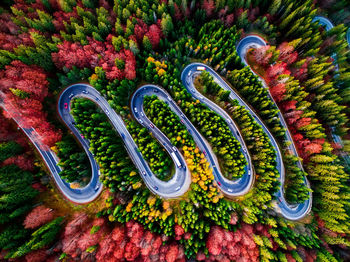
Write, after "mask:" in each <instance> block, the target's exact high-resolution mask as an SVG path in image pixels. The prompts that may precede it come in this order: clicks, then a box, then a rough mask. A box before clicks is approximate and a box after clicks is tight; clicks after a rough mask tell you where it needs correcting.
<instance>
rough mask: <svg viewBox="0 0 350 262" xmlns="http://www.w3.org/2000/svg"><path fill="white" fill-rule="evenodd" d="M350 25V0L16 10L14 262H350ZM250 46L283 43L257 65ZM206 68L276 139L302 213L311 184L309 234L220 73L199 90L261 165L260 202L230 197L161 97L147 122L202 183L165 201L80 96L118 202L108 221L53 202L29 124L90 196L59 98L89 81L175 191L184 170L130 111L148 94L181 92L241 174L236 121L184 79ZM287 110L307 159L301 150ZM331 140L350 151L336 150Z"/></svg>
mask: <svg viewBox="0 0 350 262" xmlns="http://www.w3.org/2000/svg"><path fill="white" fill-rule="evenodd" d="M315 15H323V16H326V17H328V18H330V19H331V20H332V22H333V23H334V24H335V27H334V28H333V29H332V30H329V31H326V30H325V29H324V28H323V27H322V26H319V25H318V24H317V23H315V22H314V23H313V22H312V19H313V17H314V16H315ZM349 24H350V15H349V6H348V3H347V1H345V0H344V1H338V0H337V1H321V0H317V1H311V0H307V1H301V0H272V1H266V0H197V1H196V0H192V1H181V0H149V1H146V0H132V1H123V0H114V1H112V0H110V1H109V0H59V1H58V0H13V1H12V0H7V1H4V3H3V4H2V7H1V8H0V99H1V104H0V106H1V108H2V111H1V115H0V210H1V212H0V213H1V214H0V251H1V252H0V260H1V261H2V260H4V261H7V260H10V261H32V262H34V261H57V260H58V259H61V260H62V261H167V262H170V261H186V260H189V259H196V260H198V261H346V260H349V259H350V258H349V254H348V251H349V245H350V241H349V231H350V230H349V228H350V219H349V216H350V206H349V205H350V204H349V185H350V184H349V172H350V168H349V166H347V164H346V161H345V159H344V157H343V156H344V155H346V154H347V152H348V151H349V148H350V147H349V146H347V145H348V144H349V142H348V140H347V139H348V138H349V135H350V134H349V132H350V131H349V121H348V116H349V113H350V112H349V109H348V102H349V101H350V65H349V63H350V48H349V45H348V43H347V42H346V38H345V34H346V31H347V30H348V28H347V26H349ZM250 33H255V34H259V35H261V36H262V37H264V38H265V39H266V41H267V42H268V45H267V46H266V47H262V48H257V49H251V50H249V52H248V55H247V61H248V63H249V66H247V67H245V66H244V65H243V63H242V61H241V59H240V57H239V56H238V54H237V51H236V44H237V41H239V39H241V38H242V37H244V36H246V35H248V34H250ZM193 61H200V62H203V63H205V64H207V65H209V66H211V67H212V68H213V69H214V70H216V72H218V73H219V74H221V76H222V77H223V78H224V79H225V80H226V81H227V83H229V84H230V85H231V87H232V88H233V89H234V90H235V91H236V92H237V93H238V94H240V96H241V97H242V98H244V100H245V101H246V102H247V103H248V104H249V105H250V106H251V107H252V108H253V109H254V110H255V112H256V113H257V114H258V115H259V117H260V118H261V119H262V120H263V122H264V123H265V125H266V126H267V127H268V128H269V130H270V131H271V133H272V134H273V135H274V136H275V138H276V140H277V141H278V143H279V146H280V148H281V149H282V151H283V160H284V165H285V166H286V183H285V185H284V190H285V193H286V195H285V196H286V198H287V200H288V201H289V202H290V203H302V202H303V201H304V200H305V199H307V198H308V196H309V195H308V191H309V189H308V188H307V187H306V186H305V185H304V183H303V176H304V175H306V176H307V177H308V179H309V181H310V184H311V190H312V192H313V199H312V200H313V207H312V212H311V213H310V214H309V215H308V216H307V217H306V218H304V219H303V220H302V221H299V222H293V221H288V220H285V219H284V218H283V217H281V216H280V215H279V214H278V212H276V209H274V206H275V205H276V201H278V200H277V199H276V198H275V193H276V192H277V191H278V189H279V187H280V186H281V185H280V183H279V181H278V177H279V174H278V171H277V169H276V161H275V149H274V148H273V146H272V145H271V143H270V141H269V139H268V137H267V135H266V134H265V133H264V131H263V129H262V128H261V127H260V126H259V125H258V124H257V123H256V121H255V120H254V118H253V117H252V116H251V115H250V114H249V112H248V111H247V110H246V109H245V108H244V107H242V106H240V105H239V104H238V103H237V101H235V100H231V99H230V98H229V97H228V92H225V91H223V90H222V89H221V88H220V86H218V85H217V84H216V83H215V82H213V80H212V78H211V77H210V75H209V74H205V73H203V74H201V75H200V76H199V77H198V78H197V79H196V80H195V85H196V88H197V89H198V90H199V91H200V92H202V93H203V95H205V96H207V97H208V98H209V99H211V100H212V101H214V102H215V103H217V104H218V105H219V106H221V107H222V108H223V109H225V110H226V111H227V112H228V113H229V115H230V117H231V118H232V120H233V121H234V122H235V123H236V125H237V126H238V127H239V130H240V131H241V133H242V135H243V138H244V141H245V143H246V144H247V147H248V151H249V153H250V155H251V157H252V161H253V165H254V173H255V183H254V187H253V188H252V189H251V190H250V192H249V193H248V194H246V195H244V196H243V197H239V198H235V199H229V198H226V197H225V196H224V195H223V194H222V192H221V191H220V189H219V187H218V186H217V183H216V182H215V179H214V176H213V173H212V170H211V169H210V167H209V163H208V161H207V159H206V157H205V154H204V153H203V152H201V151H200V150H199V149H198V148H197V147H196V144H195V142H194V140H193V138H192V137H191V135H190V133H189V132H188V131H187V130H186V128H185V127H184V125H183V124H182V123H181V121H180V119H179V118H178V116H177V115H175V113H174V112H172V111H171V110H170V108H169V107H168V105H167V104H166V103H164V102H163V101H161V100H160V99H158V98H157V97H156V96H152V97H146V98H145V100H144V110H145V113H146V116H147V117H148V118H149V119H150V120H151V121H152V122H153V124H154V125H155V126H157V128H159V129H160V130H161V131H162V132H163V133H164V134H165V135H166V136H167V137H168V138H169V139H170V141H171V142H172V144H173V145H174V146H176V147H177V148H178V149H179V151H180V152H181V153H182V155H183V156H184V158H185V160H186V163H187V167H188V168H189V170H190V172H191V177H192V183H191V185H190V189H189V190H188V192H186V194H185V195H183V196H182V197H181V198H178V199H171V200H170V199H169V200H167V199H162V198H159V197H158V196H156V195H154V194H153V193H151V192H150V190H149V189H148V188H147V187H146V185H145V184H144V182H143V180H142V177H141V175H140V174H139V172H138V170H137V169H136V167H135V165H134V164H133V162H132V161H131V159H130V157H129V156H128V153H127V151H126V149H125V147H124V144H123V140H122V139H121V137H119V135H118V133H117V132H116V131H115V130H113V128H112V125H111V124H110V123H109V121H108V118H107V116H106V114H105V113H104V112H103V111H101V110H100V109H99V108H98V107H97V105H95V104H94V103H93V102H92V101H90V100H87V99H82V98H77V99H74V100H73V101H72V103H71V108H72V111H71V113H72V115H73V117H74V121H75V122H76V123H75V125H76V127H77V128H78V129H79V130H80V132H81V134H82V135H84V137H86V138H87V139H88V140H89V142H90V151H91V152H92V153H93V154H94V157H95V159H96V161H97V163H98V165H99V166H100V171H101V176H100V180H101V181H102V183H103V185H104V192H103V193H102V195H101V197H100V198H99V199H98V201H99V202H98V203H99V205H100V209H94V211H91V209H89V208H88V207H86V208H85V207H82V208H77V207H74V208H73V207H72V206H70V207H71V208H70V210H69V212H67V210H63V209H62V206H64V205H65V204H66V201H67V200H65V199H64V198H63V197H62V196H61V195H60V194H54V193H53V192H54V188H55V187H56V186H55V184H54V183H53V182H51V181H50V179H49V178H50V175H49V172H48V170H47V168H46V167H45V165H44V164H43V162H42V160H41V159H40V157H39V155H38V154H36V153H34V152H35V148H34V147H33V146H32V145H30V144H28V141H27V139H26V137H25V135H24V133H23V132H21V131H20V130H17V129H16V125H17V124H18V125H20V126H21V127H22V128H30V127H33V128H34V129H35V130H36V131H37V133H38V134H39V136H38V137H37V140H38V142H40V144H42V145H46V146H47V148H51V149H52V150H53V151H54V152H56V153H57V156H58V157H59V158H60V164H59V165H60V166H61V167H62V168H63V169H64V171H63V172H62V173H61V176H62V178H64V179H66V180H67V181H68V182H77V184H78V185H79V184H80V185H84V184H85V183H86V182H87V181H88V179H89V176H91V171H90V164H89V162H88V160H87V157H86V154H85V153H84V151H83V149H82V148H81V147H80V146H79V145H78V144H77V142H76V140H74V138H73V136H72V135H71V134H70V133H69V132H68V131H67V128H66V127H65V126H63V125H62V124H61V122H60V120H59V117H58V114H57V112H56V106H57V100H58V98H59V95H60V92H61V91H62V90H64V88H65V87H66V86H68V85H70V84H73V83H77V82H86V83H89V84H90V85H91V86H93V87H94V88H96V89H97V90H98V91H99V92H100V93H101V95H103V96H104V97H105V98H106V99H107V101H108V102H109V104H110V106H111V107H112V108H113V109H114V110H115V112H117V114H119V115H120V116H121V117H122V119H123V120H124V123H125V125H126V127H127V129H128V130H129V132H130V134H131V135H132V136H133V138H134V139H135V142H136V144H137V146H138V148H139V150H140V153H141V154H142V156H143V157H144V158H145V160H146V161H147V162H148V164H149V166H150V168H151V170H152V172H153V173H154V174H155V175H156V176H157V177H159V178H160V179H163V180H168V179H169V178H170V177H171V174H172V171H173V168H174V164H173V163H172V161H171V158H170V157H169V155H168V154H167V153H166V151H165V149H164V148H163V146H162V145H161V144H160V143H159V142H158V141H157V140H156V139H155V138H154V137H152V135H151V133H150V132H149V131H148V130H147V129H146V128H144V127H142V126H141V125H140V124H138V122H137V121H136V120H135V118H134V116H133V115H132V113H131V110H130V105H129V103H130V97H131V95H132V93H133V92H134V91H135V90H136V89H137V87H139V86H141V85H142V84H144V83H152V84H157V85H159V86H161V87H162V88H164V89H165V90H166V91H167V92H168V93H169V94H170V95H171V97H172V98H173V99H174V101H176V103H177V105H178V106H179V107H180V108H181V110H182V111H183V112H184V113H185V114H186V116H187V118H188V119H189V120H190V121H191V122H192V123H193V124H194V125H195V126H196V128H197V129H198V130H199V132H200V133H201V134H202V135H203V137H205V138H206V139H207V140H208V142H209V143H210V145H211V147H212V148H213V151H214V152H215V154H216V156H217V157H218V159H219V161H220V163H221V169H222V171H223V174H224V175H225V176H226V177H227V178H229V179H236V178H237V177H240V176H242V174H243V172H244V167H245V165H246V164H247V163H246V161H245V159H244V156H243V154H242V153H241V151H240V148H241V145H240V144H239V143H238V141H237V140H236V139H235V137H234V136H233V135H232V133H231V132H230V130H229V128H228V126H227V123H226V122H225V120H224V119H223V118H221V117H220V116H218V115H216V114H215V113H214V112H213V111H211V110H209V109H208V108H207V107H206V106H205V105H204V104H202V103H200V101H199V100H195V99H194V98H193V97H192V96H191V95H190V94H189V93H188V92H187V90H186V88H185V87H184V86H183V84H182V82H181V72H182V70H183V68H184V67H185V66H186V65H187V64H189V63H191V62H193ZM253 72H254V73H255V74H257V75H258V76H259V77H260V78H262V79H263V80H264V82H265V83H266V86H267V87H268V89H267V88H265V87H264V85H263V84H262V82H261V81H260V80H259V77H258V76H257V75H255V74H254V73H253ZM269 92H270V93H271V95H272V98H273V100H272V99H271V98H270V97H269V95H268V94H269ZM279 111H280V112H281V113H282V114H283V117H284V119H285V120H286V122H287V124H288V129H289V131H290V133H291V134H292V136H293V142H294V143H295V145H296V148H297V150H298V154H299V156H300V159H297V158H296V157H295V156H293V155H291V152H289V151H288V150H287V146H288V143H287V142H286V138H285V131H286V130H285V129H284V128H283V127H282V125H281V122H280V119H279V118H278V117H277V114H278V112H279ZM11 119H13V120H15V121H13V120H11ZM332 132H333V135H334V134H336V135H339V136H340V137H341V139H342V140H343V144H344V145H345V146H343V144H339V143H336V142H335V141H333V136H332ZM297 161H301V162H302V164H303V167H304V171H303V170H301V169H299V168H297V167H296V164H295V163H296V162H297ZM49 196H50V197H49ZM52 198H53V199H55V200H54V201H52ZM96 201H97V200H96ZM62 210H63V211H62ZM77 210H79V211H77Z"/></svg>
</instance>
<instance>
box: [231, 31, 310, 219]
mask: <svg viewBox="0 0 350 262" xmlns="http://www.w3.org/2000/svg"><path fill="white" fill-rule="evenodd" d="M261 46H266V42H265V40H264V39H262V38H261V37H260V36H257V35H249V36H246V37H244V38H243V39H242V40H241V41H240V42H239V43H238V44H237V46H236V49H237V53H238V55H239V56H240V58H241V59H242V61H243V63H244V64H245V65H246V66H249V65H248V63H247V61H246V59H245V58H246V54H247V52H248V50H249V49H251V48H258V47H261ZM252 72H253V71H252ZM253 73H254V72H253ZM254 74H255V73H254ZM259 79H260V81H261V82H262V84H263V86H264V87H265V88H266V89H267V90H268V91H269V92H268V97H269V99H270V100H271V101H273V102H274V104H275V105H276V107H277V104H276V102H275V101H274V99H273V97H272V96H271V94H270V90H269V88H268V86H267V85H266V83H265V81H264V80H263V79H261V78H260V77H259ZM231 90H232V89H231ZM232 92H233V90H232ZM277 108H278V107H277ZM247 109H248V108H247ZM248 110H249V109H248ZM249 111H251V114H252V115H253V116H254V118H255V119H256V120H257V116H256V115H255V113H254V111H252V110H251V109H250V110H249ZM278 118H279V119H280V121H281V124H282V126H283V127H284V128H285V130H286V140H288V141H290V142H291V143H290V145H289V146H288V150H290V151H291V152H292V153H293V154H294V155H295V156H297V157H298V158H299V159H300V157H299V155H298V151H297V149H296V147H295V145H294V142H293V138H292V136H291V134H290V132H289V129H288V126H287V123H286V122H285V120H284V117H283V115H282V113H281V112H278ZM257 122H258V123H259V124H260V125H261V126H262V127H263V129H264V131H265V132H266V134H267V135H268V137H269V139H270V141H271V143H272V145H273V146H274V147H275V149H276V151H277V154H276V161H277V169H278V171H279V173H280V179H279V180H280V182H281V185H283V184H284V180H285V168H284V165H283V161H282V154H281V152H280V149H279V147H278V144H277V143H276V141H275V139H274V137H273V136H272V134H271V133H270V132H269V130H268V128H267V127H266V126H265V125H264V123H263V122H262V121H261V120H260V119H259V121H257ZM297 166H298V167H299V168H300V169H301V170H302V171H304V169H303V166H302V164H301V162H300V161H297ZM304 183H305V184H306V185H307V186H308V187H309V188H310V184H309V181H308V180H307V178H306V177H304ZM309 195H310V197H309V199H308V200H306V201H305V202H304V203H300V204H293V205H291V204H288V202H287V201H286V199H285V198H284V192H283V186H281V187H280V190H279V191H278V192H277V193H276V197H277V199H279V203H278V207H279V208H280V209H281V213H282V215H283V216H284V217H285V218H287V219H289V220H299V219H302V218H303V217H305V216H306V215H307V214H308V213H309V212H310V210H311V207H312V194H311V192H310V193H309Z"/></svg>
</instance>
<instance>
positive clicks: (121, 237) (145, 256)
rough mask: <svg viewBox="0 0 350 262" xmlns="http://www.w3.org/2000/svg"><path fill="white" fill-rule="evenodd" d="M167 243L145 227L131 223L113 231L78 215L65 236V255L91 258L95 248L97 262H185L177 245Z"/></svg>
mask: <svg viewBox="0 0 350 262" xmlns="http://www.w3.org/2000/svg"><path fill="white" fill-rule="evenodd" d="M164 240H165V239H164V238H162V236H160V235H157V234H155V233H151V232H150V231H147V230H145V229H144V228H143V226H142V225H140V224H138V223H136V222H134V221H130V222H128V223H126V224H125V226H122V225H116V226H115V227H114V228H112V229H110V228H109V227H108V226H107V222H106V220H105V219H103V218H97V219H94V220H92V221H91V220H90V219H89V218H88V216H87V215H86V214H82V213H81V214H76V215H75V217H74V219H73V220H71V221H70V222H69V223H68V224H67V226H66V228H65V231H64V233H63V235H62V251H63V252H65V253H66V254H68V255H69V256H71V257H72V258H75V259H80V260H82V259H84V258H86V257H88V256H89V254H91V253H89V252H87V250H89V248H91V247H94V246H95V248H94V249H93V253H92V254H93V255H94V256H95V257H96V260H97V261H106V262H108V261H111V262H112V261H120V260H124V261H167V262H175V261H178V262H180V261H185V256H184V251H183V248H182V247H181V246H179V245H178V244H176V243H167V244H165V245H163V241H164Z"/></svg>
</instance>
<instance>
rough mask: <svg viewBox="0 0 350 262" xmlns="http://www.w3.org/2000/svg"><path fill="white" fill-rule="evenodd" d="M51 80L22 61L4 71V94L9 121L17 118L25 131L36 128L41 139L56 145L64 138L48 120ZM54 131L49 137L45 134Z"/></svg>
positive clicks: (1, 87)
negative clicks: (46, 102)
mask: <svg viewBox="0 0 350 262" xmlns="http://www.w3.org/2000/svg"><path fill="white" fill-rule="evenodd" d="M48 85H49V83H48V81H47V80H46V73H45V71H44V70H43V69H42V68H40V67H38V66H33V65H32V66H28V65H26V64H24V63H22V62H20V61H12V63H11V65H7V66H6V67H5V70H4V71H1V72H0V93H1V94H2V97H3V101H4V107H5V109H6V112H5V113H4V115H5V116H6V117H7V118H14V119H16V120H17V121H18V122H19V124H20V125H21V126H22V127H24V128H29V127H33V128H34V129H35V130H36V131H37V133H38V135H39V136H38V137H37V139H38V140H39V141H41V143H44V144H46V145H48V146H53V145H54V144H55V143H56V142H57V141H58V140H60V139H61V133H60V132H57V131H55V129H54V128H53V126H52V125H51V124H49V123H48V122H47V120H46V114H45V113H44V112H43V108H42V102H43V100H44V98H45V97H46V96H47V94H48ZM48 130H50V131H51V132H50V133H49V134H48V135H50V137H47V136H46V135H45V134H46V132H47V131H48Z"/></svg>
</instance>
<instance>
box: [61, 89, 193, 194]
mask: <svg viewBox="0 0 350 262" xmlns="http://www.w3.org/2000/svg"><path fill="white" fill-rule="evenodd" d="M75 97H84V98H87V99H89V100H91V101H93V102H95V103H96V104H97V105H98V106H99V107H100V108H101V110H103V111H104V112H105V114H106V115H107V117H108V119H109V121H110V123H111V124H112V126H113V127H114V129H115V130H116V131H117V132H118V134H119V135H120V137H121V138H122V139H123V142H124V145H125V148H126V149H127V151H128V153H129V155H130V157H131V159H132V161H133V162H134V164H135V165H136V167H137V168H138V170H139V171H140V175H141V176H142V179H143V180H144V182H145V184H146V185H147V187H148V188H149V189H150V190H151V191H152V192H153V193H154V194H157V195H159V196H161V197H165V198H175V197H178V196H181V195H183V194H184V193H185V192H186V191H187V189H188V188H189V186H190V183H191V176H190V173H189V171H188V168H187V167H186V162H185V160H184V158H183V157H182V155H181V154H180V153H179V152H178V150H174V149H173V146H172V144H171V143H170V141H169V139H168V138H167V137H166V136H165V135H163V134H162V133H161V132H160V131H159V130H158V132H157V133H156V135H157V136H156V137H157V138H158V140H159V141H160V142H161V143H162V144H163V146H164V148H165V149H166V150H167V151H168V153H169V155H170V156H171V157H172V159H173V160H175V158H176V159H177V161H179V163H180V165H176V166H175V167H176V170H175V174H174V175H173V177H172V178H171V179H170V180H169V181H167V182H165V181H162V180H160V179H158V178H157V177H156V176H155V175H154V174H153V173H152V171H151V169H150V167H149V165H148V163H147V162H146V160H144V159H143V157H142V155H141V153H140V150H139V149H138V147H137V145H136V144H135V142H134V140H133V138H132V136H131V134H130V133H129V131H128V130H127V128H126V126H125V124H124V121H123V119H122V118H121V117H120V116H119V115H118V114H117V113H116V112H115V111H114V110H113V109H112V108H111V107H110V105H109V104H108V102H107V100H106V99H105V98H103V97H102V95H101V94H100V93H99V92H98V91H97V90H96V89H95V88H93V87H92V86H90V85H87V84H75V85H72V86H70V87H68V88H67V89H65V90H64V91H63V93H62V94H61V97H60V99H59V103H58V108H59V112H60V115H61V117H62V119H63V120H64V122H65V123H66V124H67V125H68V128H69V129H71V130H72V131H74V132H75V131H76V132H77V133H78V137H79V136H80V135H79V131H78V130H77V129H76V128H75V126H74V125H73V124H72V123H73V122H74V121H73V117H72V115H71V114H70V107H69V104H70V101H71V100H72V99H73V98H75ZM67 106H68V107H67ZM65 107H66V108H65ZM83 140H84V139H83ZM84 142H85V141H84ZM83 145H84V144H83ZM86 145H87V146H88V143H86ZM84 147H85V146H84ZM172 152H173V153H174V154H171V153H172ZM94 174H95V173H94V172H93V178H94V177H96V175H94Z"/></svg>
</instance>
